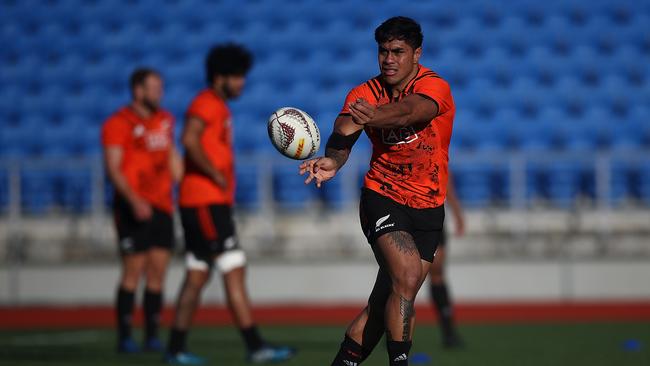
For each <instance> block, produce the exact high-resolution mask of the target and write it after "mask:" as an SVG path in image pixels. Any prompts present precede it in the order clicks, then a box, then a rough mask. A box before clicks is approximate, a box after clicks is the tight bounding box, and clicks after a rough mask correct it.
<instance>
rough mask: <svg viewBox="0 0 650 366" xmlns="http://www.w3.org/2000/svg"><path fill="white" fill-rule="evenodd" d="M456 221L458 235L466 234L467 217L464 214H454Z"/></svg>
mask: <svg viewBox="0 0 650 366" xmlns="http://www.w3.org/2000/svg"><path fill="white" fill-rule="evenodd" d="M454 223H455V226H456V236H458V237H461V236H463V235H465V217H464V216H463V215H462V214H459V215H454Z"/></svg>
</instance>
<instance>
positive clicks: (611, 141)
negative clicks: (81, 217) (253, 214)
mask: <svg viewBox="0 0 650 366" xmlns="http://www.w3.org/2000/svg"><path fill="white" fill-rule="evenodd" d="M443 3H444V4H441V3H440V2H426V1H417V2H403V3H401V4H399V5H398V6H396V5H395V4H394V3H391V2H389V1H386V0H384V1H369V0H355V1H342V0H338V1H333V2H319V1H313V0H296V1H291V2H287V3H286V4H278V3H276V2H266V1H253V0H249V1H243V2H242V1H235V0H220V1H213V0H191V1H178V0H167V1H163V2H162V3H161V2H158V1H153V0H120V1H114V2H102V1H83V0H54V1H53V0H39V1H36V0H34V1H15V0H14V1H3V2H2V3H1V4H0V42H1V43H2V45H3V46H2V47H1V48H0V85H1V88H0V159H2V160H10V159H21V160H25V159H38V158H49V159H51V158H60V159H70V158H79V157H96V156H98V154H99V153H100V148H99V142H98V138H99V126H100V124H101V122H102V121H103V120H104V119H105V118H106V117H107V116H108V114H109V113H110V112H111V111H112V110H115V109H116V108H117V107H119V106H120V105H121V104H123V103H125V102H127V101H128V92H127V90H126V79H127V76H128V73H129V72H130V71H131V70H132V69H133V68H134V67H135V66H137V65H143V64H146V65H151V66H153V67H156V68H158V69H160V70H161V71H162V73H163V74H164V76H165V82H166V98H165V101H164V104H165V105H166V106H167V107H168V108H169V109H170V110H171V111H172V112H173V113H174V114H175V115H176V117H177V118H178V121H179V125H180V124H181V123H182V119H183V112H184V109H185V108H186V106H187V102H188V101H189V100H190V98H191V97H192V96H193V94H194V93H196V91H198V90H199V89H200V88H201V87H203V68H202V62H203V56H204V53H205V51H206V49H207V47H208V46H209V45H210V44H212V43H214V42H220V41H225V40H236V41H239V42H243V43H245V44H246V45H247V46H248V47H250V48H251V49H252V50H253V52H254V54H255V56H256V66H255V68H254V70H253V72H252V73H251V75H250V80H249V85H248V89H247V90H246V92H245V94H244V96H243V97H242V99H241V100H240V101H237V102H235V103H234V105H233V113H234V118H235V121H236V122H235V125H236V139H235V142H236V149H237V150H238V151H239V152H240V153H242V154H246V155H247V156H253V158H254V157H255V156H268V155H270V154H273V156H276V158H277V159H276V160H280V159H282V158H281V157H280V156H279V155H278V154H275V152H274V151H273V150H272V149H273V147H272V146H271V144H269V143H268V141H267V137H266V130H265V122H266V119H267V118H268V115H269V114H270V113H271V112H272V111H273V110H274V109H275V108H278V107H280V106H285V105H295V106H298V107H300V108H302V109H305V110H306V111H307V112H308V113H310V114H312V115H313V116H316V117H317V118H316V120H317V122H318V123H319V127H320V128H321V131H322V134H323V135H324V138H326V136H327V135H328V134H329V132H330V131H331V125H332V122H333V118H334V117H335V115H336V113H337V112H338V109H339V108H340V104H341V102H342V100H343V98H344V96H345V93H346V91H347V90H349V89H350V88H351V87H352V86H354V85H355V84H357V83H359V82H361V81H363V80H364V79H366V78H368V77H370V76H372V75H373V74H374V73H375V70H376V69H375V60H376V56H375V47H376V46H375V44H374V41H373V38H372V30H373V29H374V27H375V26H376V25H377V24H379V23H380V22H381V21H382V20H384V19H385V18H386V17H389V16H392V15H395V14H400V13H401V14H405V15H410V16H414V17H415V18H416V19H418V20H419V21H420V22H421V23H422V25H423V27H424V29H425V35H426V37H425V45H424V57H423V60H422V62H423V63H424V64H426V65H428V66H430V67H432V68H433V69H435V70H436V71H438V72H439V73H440V74H441V75H443V76H444V77H445V78H447V79H448V80H449V81H450V83H451V85H452V90H453V92H454V95H455V99H456V102H457V108H458V117H457V121H456V125H455V131H454V137H453V140H452V150H453V151H454V153H460V154H478V155H483V156H494V157H501V158H500V160H501V161H502V163H501V164H497V165H494V164H487V165H486V164H484V163H481V162H476V163H475V162H472V161H471V162H469V163H466V164H465V163H463V161H462V159H459V160H458V161H455V160H452V163H453V164H454V165H453V169H456V170H457V178H458V179H457V181H458V185H459V187H458V191H459V194H460V196H461V199H463V200H464V201H465V202H467V204H468V205H471V206H475V207H484V206H486V205H490V204H495V203H498V202H503V201H508V200H509V197H510V195H511V193H512V189H513V187H511V184H510V183H511V182H510V179H509V178H508V177H509V176H510V174H511V171H510V169H511V167H510V166H509V165H508V164H507V163H505V160H507V159H508V158H510V157H512V156H514V155H516V154H521V155H522V156H526V157H530V158H531V159H530V160H529V161H528V164H527V167H526V177H527V178H528V179H527V182H526V187H525V188H526V197H528V198H529V199H533V198H534V199H540V200H544V201H545V202H547V203H548V204H550V205H554V206H558V207H570V206H571V205H573V204H574V203H575V201H576V199H577V198H578V197H595V196H596V188H595V183H594V179H595V178H594V177H595V176H596V173H595V168H594V166H595V163H594V161H591V160H587V161H585V160H584V159H582V158H579V159H572V158H563V159H561V161H557V160H556V161H548V160H546V161H544V160H543V159H542V160H539V161H538V160H537V158H539V157H543V156H544V155H545V154H547V153H556V152H566V153H567V154H568V155H565V156H582V157H584V156H591V157H593V156H596V155H597V154H604V153H612V154H614V155H615V156H617V157H621V159H613V160H611V162H610V165H611V190H610V198H611V199H612V200H614V201H616V202H618V201H624V200H630V199H632V200H634V201H637V202H640V203H645V204H650V167H649V165H648V164H647V162H643V163H638V162H636V163H635V162H630V161H628V159H625V157H626V156H630V155H635V154H636V153H635V151H636V152H638V151H644V150H645V151H647V150H648V149H650V127H649V126H650V117H649V114H648V112H649V110H650V69H649V68H648V66H647V65H650V33H649V32H648V29H650V6H649V5H648V2H643V1H631V0H628V1H609V0H596V1H589V2H586V1H581V0H570V1H546V2H544V3H543V4H541V3H539V2H534V1H512V2H511V3H510V4H508V5H507V6H497V4H495V3H494V2H491V1H487V0H472V1H468V2H453V1H446V2H443ZM341 14H345V15H346V16H343V17H342V16H340V15H341ZM323 145H324V144H323ZM360 145H361V146H359V147H357V148H355V150H362V151H367V150H368V149H369V146H368V143H367V141H363V139H362V140H361V141H360ZM361 168H364V167H363V166H362V167H361ZM254 170H255V168H253V167H252V166H251V165H241V166H238V171H239V178H240V184H239V190H238V192H237V199H238V202H239V203H240V204H241V205H242V206H244V207H246V208H250V209H255V208H258V207H260V199H261V197H262V195H261V193H260V189H261V187H260V184H259V182H260V180H259V179H258V175H257V173H256V172H255V171H254ZM0 174H5V172H3V173H0ZM293 175H295V166H293V165H292V166H291V169H289V168H287V166H285V165H284V162H281V161H280V162H279V163H278V164H277V166H276V169H275V170H274V172H273V181H274V182H275V184H274V186H273V187H274V188H273V189H274V194H273V196H274V197H275V199H276V200H277V203H278V204H279V206H280V207H283V208H286V209H301V208H304V207H306V205H307V204H309V202H310V201H313V200H317V199H318V200H323V201H325V204H326V205H328V206H330V207H334V208H336V207H341V206H342V205H343V203H344V202H345V201H346V200H348V199H350V198H349V197H347V196H346V195H345V193H344V191H345V189H343V188H342V185H341V183H340V182H335V183H333V184H332V185H331V186H330V187H328V188H327V189H326V190H325V191H323V192H322V193H321V194H315V193H314V192H312V191H311V190H310V189H309V188H306V187H303V186H302V182H301V180H300V179H299V177H295V179H293V178H291V179H290V178H287V177H288V176H292V177H293ZM3 177H5V175H2V176H0V190H1V192H0V206H2V207H3V208H5V207H6V206H7V204H8V185H7V184H6V179H5V178H3ZM21 177H22V179H23V182H22V188H23V197H22V203H23V205H24V208H25V209H26V210H28V211H29V212H32V213H36V214H38V213H43V212H46V211H47V209H48V208H50V207H52V206H57V205H59V206H63V207H64V208H66V209H70V210H76V211H84V210H88V209H89V205H90V204H91V203H90V202H91V200H90V198H89V197H90V195H89V193H88V191H90V187H89V185H90V184H91V180H90V179H89V178H88V173H86V172H80V171H75V170H74V169H72V170H71V171H50V170H38V169H28V168H24V169H23V171H22V172H21ZM80 192H84V193H80Z"/></svg>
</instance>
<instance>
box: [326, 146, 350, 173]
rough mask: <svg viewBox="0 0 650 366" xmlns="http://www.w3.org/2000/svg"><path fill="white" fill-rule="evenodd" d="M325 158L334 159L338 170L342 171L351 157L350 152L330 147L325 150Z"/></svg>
mask: <svg viewBox="0 0 650 366" xmlns="http://www.w3.org/2000/svg"><path fill="white" fill-rule="evenodd" d="M325 156H326V157H328V158H331V159H334V161H335V162H336V165H337V167H338V169H340V168H341V167H342V166H343V165H344V164H345V162H346V161H348V156H350V150H347V149H344V150H337V149H333V148H331V147H328V148H327V149H326V150H325Z"/></svg>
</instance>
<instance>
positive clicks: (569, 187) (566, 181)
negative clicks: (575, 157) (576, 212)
mask: <svg viewBox="0 0 650 366" xmlns="http://www.w3.org/2000/svg"><path fill="white" fill-rule="evenodd" d="M584 172H585V168H584V166H583V165H582V164H580V163H579V162H575V161H554V162H553V163H552V164H549V165H548V167H547V169H546V172H545V173H546V174H547V182H548V186H547V189H548V191H547V194H548V197H549V199H550V200H551V202H552V203H553V204H555V205H556V206H558V207H561V208H568V207H571V206H572V205H573V204H574V202H575V200H576V198H577V197H578V194H579V193H580V190H581V183H582V181H581V179H582V176H583V174H584Z"/></svg>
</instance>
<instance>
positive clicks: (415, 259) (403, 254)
mask: <svg viewBox="0 0 650 366" xmlns="http://www.w3.org/2000/svg"><path fill="white" fill-rule="evenodd" d="M375 246H376V248H377V249H378V250H379V252H380V253H381V257H382V260H383V263H384V265H385V268H386V270H387V271H388V274H389V275H390V278H391V280H392V281H393V284H395V282H396V281H398V282H400V283H404V284H406V285H407V286H409V287H412V286H414V285H416V284H417V283H418V282H419V281H420V277H421V276H422V266H421V262H420V261H421V259H420V252H419V251H418V248H417V246H416V245H415V241H414V240H413V236H412V235H411V234H410V233H408V232H406V231H391V232H388V233H386V234H384V235H382V236H380V237H379V238H377V242H376V244H375Z"/></svg>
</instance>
